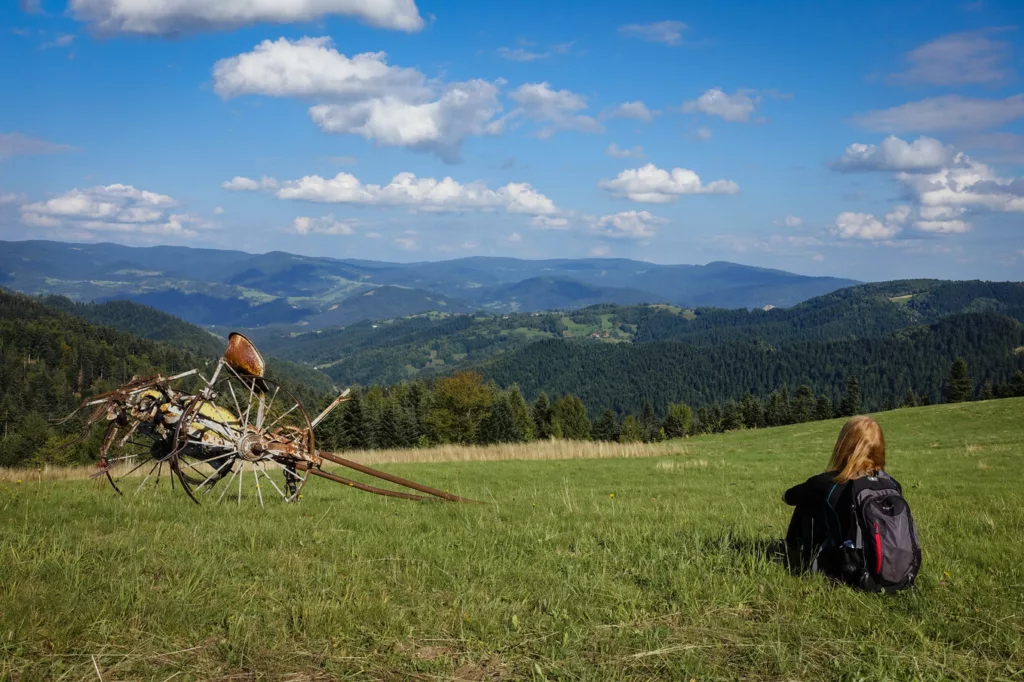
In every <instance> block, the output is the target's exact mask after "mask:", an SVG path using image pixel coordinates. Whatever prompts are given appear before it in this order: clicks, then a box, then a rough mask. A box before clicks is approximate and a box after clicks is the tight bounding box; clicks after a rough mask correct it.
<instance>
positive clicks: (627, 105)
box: [604, 100, 654, 123]
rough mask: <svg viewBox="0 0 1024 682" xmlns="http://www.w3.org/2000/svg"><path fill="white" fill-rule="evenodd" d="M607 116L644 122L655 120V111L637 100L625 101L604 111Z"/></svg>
mask: <svg viewBox="0 0 1024 682" xmlns="http://www.w3.org/2000/svg"><path fill="white" fill-rule="evenodd" d="M604 116H605V117H606V118H632V119H636V120H637V121H643V122H644V123H650V122H651V121H653V120H654V112H652V111H651V110H650V109H648V108H647V105H646V104H644V103H643V102H641V101H639V100H637V101H635V102H623V103H622V104H619V105H617V106H614V107H612V108H611V109H608V110H607V111H606V112H604Z"/></svg>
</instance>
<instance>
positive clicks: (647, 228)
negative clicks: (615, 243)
mask: <svg viewBox="0 0 1024 682" xmlns="http://www.w3.org/2000/svg"><path fill="white" fill-rule="evenodd" d="M667 222H668V221H667V220H665V219H664V218H659V217H657V216H653V215H651V214H650V213H648V212H647V211H622V212H620V213H614V214H611V215H605V216H601V217H599V218H594V219H593V220H592V221H591V224H590V230H591V231H592V232H594V233H596V234H601V235H604V236H606V237H614V238H624V239H648V238H650V237H653V236H654V235H655V234H656V233H655V230H654V226H655V225H660V224H663V223H667Z"/></svg>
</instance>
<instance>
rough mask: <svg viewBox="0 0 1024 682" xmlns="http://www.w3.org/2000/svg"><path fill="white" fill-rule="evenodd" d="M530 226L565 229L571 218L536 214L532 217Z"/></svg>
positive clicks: (545, 228) (543, 228)
mask: <svg viewBox="0 0 1024 682" xmlns="http://www.w3.org/2000/svg"><path fill="white" fill-rule="evenodd" d="M530 226H531V227H536V228H539V229H541V230H565V229H567V228H568V227H569V220H568V219H567V218H564V217H562V216H547V215H535V216H533V217H532V218H530Z"/></svg>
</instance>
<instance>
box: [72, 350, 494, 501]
mask: <svg viewBox="0 0 1024 682" xmlns="http://www.w3.org/2000/svg"><path fill="white" fill-rule="evenodd" d="M265 370H266V364H265V363H264V361H263V356H262V355H260V352H259V351H258V350H257V349H256V347H255V346H254V345H253V344H252V342H251V341H250V340H249V339H247V338H246V337H245V336H243V335H242V334H239V333H238V332H232V333H231V335H230V336H229V337H228V346H227V350H226V351H225V352H224V355H223V357H221V359H220V360H219V361H218V363H217V365H216V366H215V368H214V372H213V374H212V376H211V378H210V379H206V378H205V377H204V376H203V375H202V374H201V373H200V372H199V370H198V369H193V370H190V371H187V372H182V373H180V374H175V375H173V376H164V375H161V374H158V375H155V376H151V377H145V378H139V377H132V380H131V381H129V382H127V383H126V384H124V385H123V386H121V387H120V388H118V389H116V390H113V391H109V392H107V393H104V394H101V395H98V396H93V397H92V398H88V399H86V400H84V401H82V405H81V406H80V407H79V409H78V410H76V411H75V412H73V413H72V414H71V415H69V416H68V417H67V418H66V419H70V418H72V417H74V415H75V414H77V413H78V412H80V411H81V410H83V409H85V408H91V412H89V413H88V416H87V417H85V425H86V429H84V430H83V433H82V434H81V435H80V436H79V437H78V438H76V439H74V440H73V441H72V442H73V443H79V442H81V441H82V440H84V439H85V438H86V437H87V436H88V433H89V429H90V428H91V427H92V426H94V425H95V424H97V423H99V422H104V423H106V429H105V431H106V433H105V434H104V437H103V440H102V444H101V446H100V450H99V461H98V462H97V469H96V472H95V474H94V475H93V477H97V476H106V478H107V480H108V481H109V482H110V484H111V486H113V488H114V490H115V491H117V492H118V493H119V494H123V491H122V488H125V487H127V489H129V490H130V489H132V488H134V489H135V492H136V494H137V493H138V492H139V491H141V490H142V489H143V488H144V487H145V486H146V484H147V483H148V482H149V481H150V480H152V481H153V482H154V484H158V483H159V481H160V480H161V477H162V475H163V474H164V468H165V467H166V468H167V474H168V475H167V476H166V477H165V480H169V481H170V483H171V488H172V490H173V489H174V480H175V479H177V480H178V481H179V482H180V483H181V486H180V487H181V488H182V489H183V490H184V491H185V493H186V494H187V495H188V497H189V498H191V499H192V500H193V501H194V502H196V503H198V502H199V499H200V497H201V496H212V497H213V499H216V500H218V501H223V500H224V499H225V498H226V499H227V500H228V501H231V500H233V499H237V501H238V503H239V504H240V503H241V501H242V497H243V488H245V489H248V490H250V493H249V495H248V498H249V499H250V500H251V499H253V498H255V499H258V500H259V503H260V505H261V506H262V505H263V504H264V501H265V498H267V497H270V498H273V497H274V496H277V497H280V498H281V499H283V500H284V501H286V502H293V501H296V500H298V499H299V497H300V496H299V491H301V490H302V489H303V487H304V486H305V484H306V482H307V481H308V480H309V478H310V476H316V477H318V478H325V479H327V480H330V481H334V482H336V483H340V484H342V485H347V486H349V487H351V488H355V489H357V490H363V491H365V492H369V493H373V494H376V495H382V496H385V497H394V498H399V499H405V500H414V501H424V500H431V499H439V500H445V501H448V502H475V501H474V500H469V499H466V498H463V497H459V496H457V495H452V494H451V493H449V492H446V491H443V490H438V489H436V488H432V487H430V486H427V485H423V484H422V483H417V482H415V481H410V480H408V479H405V478H401V477H399V476H395V475H393V474H389V473H387V472H384V471H379V470H377V469H373V468H371V467H368V466H365V465H363V464H359V463H358V462H354V461H352V460H349V459H346V458H344V457H340V456H338V455H336V454H333V453H328V452H320V451H318V450H317V449H316V437H315V434H314V430H315V428H316V427H317V426H318V425H319V424H320V423H321V422H322V421H323V420H324V419H325V418H326V417H327V416H328V415H329V414H330V413H331V412H332V411H333V410H334V409H335V408H337V407H338V406H339V405H340V404H341V403H343V402H345V401H346V400H349V397H348V396H349V390H348V389H346V390H345V391H344V392H343V393H342V394H341V395H339V396H338V397H337V398H335V399H334V401H332V402H331V403H330V404H329V405H328V406H327V407H326V408H325V409H324V410H323V411H322V412H321V413H320V414H319V415H317V416H316V417H315V418H314V419H312V420H311V419H310V417H309V414H308V413H307V412H306V408H305V406H304V405H303V404H302V401H301V400H300V399H298V398H297V397H295V396H294V395H293V394H292V393H291V392H290V391H289V390H288V389H287V388H285V387H283V386H281V385H280V384H278V383H276V382H274V381H271V380H268V379H266V378H265V377H264V373H265ZM65 421H66V420H65ZM325 461H327V462H331V463H334V464H337V465H340V466H343V467H347V468H349V469H353V470H355V471H358V472H360V473H362V474H365V475H367V476H371V477H374V478H378V479H381V480H384V481H388V482H389V483H393V484H395V485H399V486H402V487H404V488H410V489H412V490H415V491H417V492H419V493H424V495H428V496H430V497H425V496H424V495H417V494H413V493H407V492H400V491H396V490H388V489H385V488H378V487H375V486H371V485H367V484H365V483H360V482H359V481H354V480H351V479H348V478H344V477H342V476H339V475H337V474H336V473H333V472H328V471H324V470H323V468H322V466H323V463H324V462H325ZM139 479H141V483H139V484H138V486H137V487H136V486H135V483H136V481H137V480H139ZM215 489H216V490H217V491H219V492H217V493H215V492H214V490H215ZM253 493H254V494H253Z"/></svg>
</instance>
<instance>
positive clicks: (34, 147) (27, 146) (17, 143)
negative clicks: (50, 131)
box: [0, 133, 74, 159]
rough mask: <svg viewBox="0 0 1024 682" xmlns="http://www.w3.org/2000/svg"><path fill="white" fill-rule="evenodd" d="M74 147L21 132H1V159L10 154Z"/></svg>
mask: <svg viewBox="0 0 1024 682" xmlns="http://www.w3.org/2000/svg"><path fill="white" fill-rule="evenodd" d="M73 150H74V147H69V146H68V145H66V144H56V143H53V142H46V141H45V140H37V139H35V138H32V137H27V136H25V135H22V134H21V133H0V159H3V158H5V157H8V156H30V155H34V154H55V153H57V152H69V151H73Z"/></svg>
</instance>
